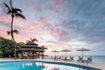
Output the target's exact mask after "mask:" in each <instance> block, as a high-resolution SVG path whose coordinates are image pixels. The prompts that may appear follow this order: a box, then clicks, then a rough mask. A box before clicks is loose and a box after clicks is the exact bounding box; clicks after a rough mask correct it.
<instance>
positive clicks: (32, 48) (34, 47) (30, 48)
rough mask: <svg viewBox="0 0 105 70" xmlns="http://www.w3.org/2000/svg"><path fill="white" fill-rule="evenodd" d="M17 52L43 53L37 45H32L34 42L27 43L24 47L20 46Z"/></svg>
mask: <svg viewBox="0 0 105 70" xmlns="http://www.w3.org/2000/svg"><path fill="white" fill-rule="evenodd" d="M19 51H36V52H37V51H40V52H44V50H43V49H42V48H41V47H39V46H38V44H36V43H34V42H28V43H26V44H25V45H24V46H22V47H21V48H20V49H19Z"/></svg>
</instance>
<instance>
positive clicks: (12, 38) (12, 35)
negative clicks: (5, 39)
mask: <svg viewBox="0 0 105 70" xmlns="http://www.w3.org/2000/svg"><path fill="white" fill-rule="evenodd" d="M13 21H14V15H13V14H12V20H11V40H12V42H15V38H14V33H13ZM14 48H15V52H14V53H15V54H14V56H15V58H16V45H14Z"/></svg>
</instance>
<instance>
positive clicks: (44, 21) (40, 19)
mask: <svg viewBox="0 0 105 70" xmlns="http://www.w3.org/2000/svg"><path fill="white" fill-rule="evenodd" d="M38 22H40V23H48V20H47V19H46V18H44V17H40V18H39V19H38Z"/></svg>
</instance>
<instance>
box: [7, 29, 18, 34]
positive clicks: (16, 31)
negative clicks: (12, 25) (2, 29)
mask: <svg viewBox="0 0 105 70" xmlns="http://www.w3.org/2000/svg"><path fill="white" fill-rule="evenodd" d="M14 33H16V34H18V33H19V31H18V30H13V31H7V34H8V35H10V34H14Z"/></svg>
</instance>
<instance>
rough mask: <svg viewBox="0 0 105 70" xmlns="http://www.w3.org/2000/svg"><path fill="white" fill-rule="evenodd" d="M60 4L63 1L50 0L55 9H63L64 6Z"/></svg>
mask: <svg viewBox="0 0 105 70" xmlns="http://www.w3.org/2000/svg"><path fill="white" fill-rule="evenodd" d="M62 2H63V0H50V3H51V4H52V5H53V6H55V7H56V8H61V9H64V4H63V3H62Z"/></svg>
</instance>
